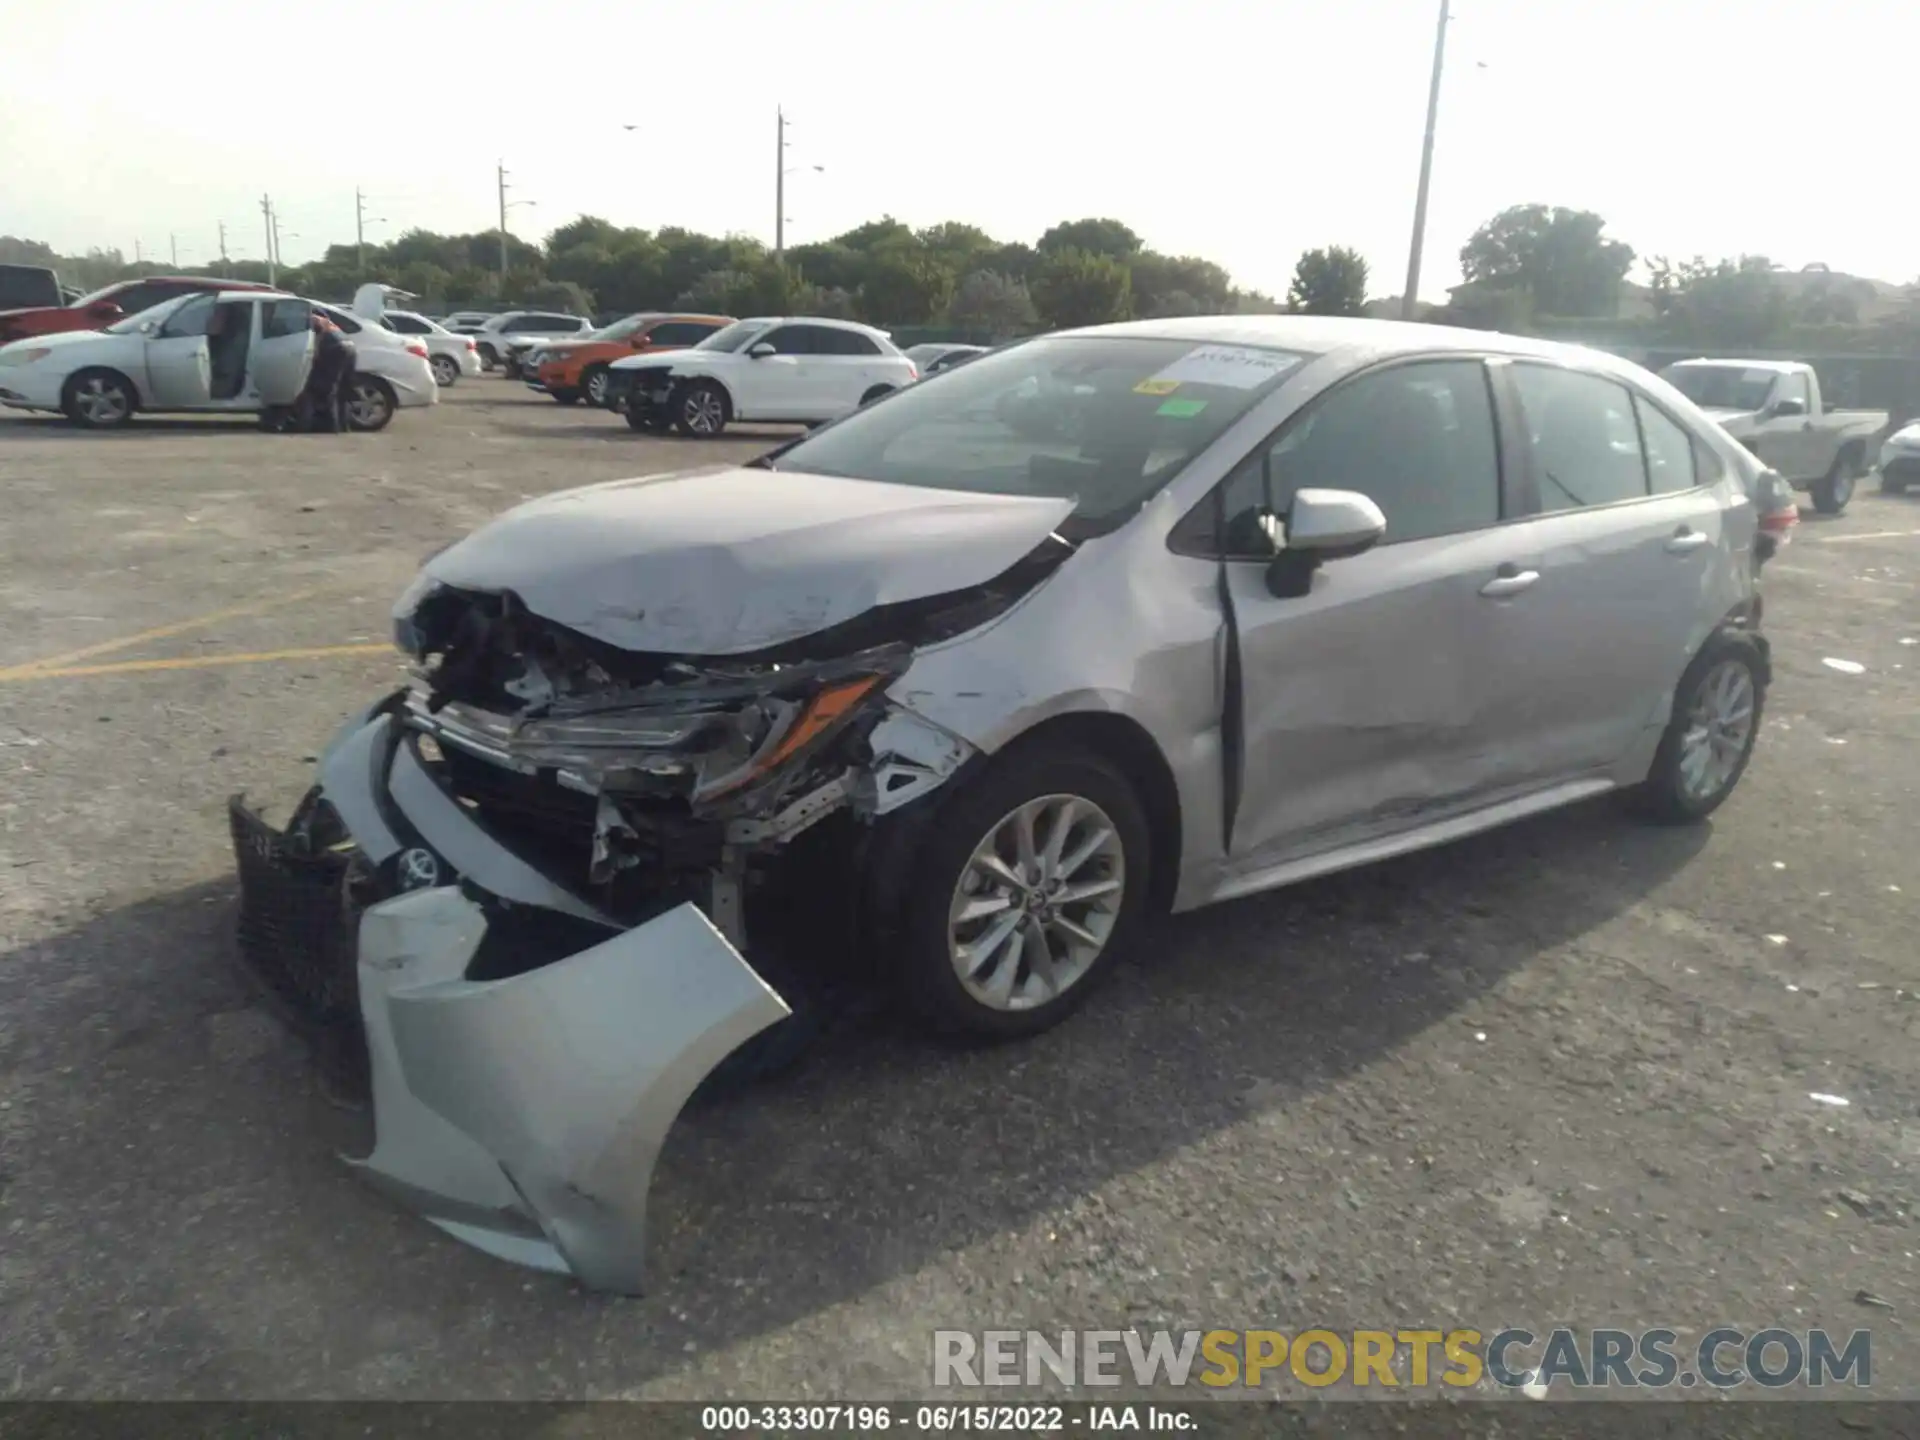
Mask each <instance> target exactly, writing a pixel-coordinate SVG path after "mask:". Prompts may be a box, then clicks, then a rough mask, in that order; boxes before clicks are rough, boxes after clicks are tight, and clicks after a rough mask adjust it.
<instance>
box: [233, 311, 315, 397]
mask: <svg viewBox="0 0 1920 1440" xmlns="http://www.w3.org/2000/svg"><path fill="white" fill-rule="evenodd" d="M253 310H254V312H255V319H254V325H255V331H254V336H255V338H254V343H253V353H252V356H251V361H250V371H249V376H248V378H249V380H250V382H251V383H250V384H249V387H248V388H249V389H250V390H251V391H252V392H253V394H254V395H255V396H256V397H257V402H258V403H259V404H260V405H262V406H266V405H291V404H293V402H294V401H295V400H297V399H299V398H300V392H301V391H302V390H304V389H305V388H306V384H307V370H308V368H309V367H310V366H311V365H312V363H313V312H312V310H311V309H310V308H309V307H308V305H307V302H306V301H304V300H267V301H262V302H260V303H258V304H256V305H254V306H253Z"/></svg>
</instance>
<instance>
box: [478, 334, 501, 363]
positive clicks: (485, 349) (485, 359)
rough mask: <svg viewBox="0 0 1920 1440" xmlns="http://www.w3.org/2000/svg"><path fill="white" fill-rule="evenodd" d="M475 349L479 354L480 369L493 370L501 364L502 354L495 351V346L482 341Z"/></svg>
mask: <svg viewBox="0 0 1920 1440" xmlns="http://www.w3.org/2000/svg"><path fill="white" fill-rule="evenodd" d="M474 348H475V350H477V351H478V352H479V355H480V368H481V369H482V370H491V369H493V367H494V366H496V365H498V364H499V363H500V352H499V351H497V350H495V349H494V348H493V346H491V345H489V344H488V343H487V342H486V341H484V340H482V341H481V342H480V343H479V344H478V345H477V346H475V347H474Z"/></svg>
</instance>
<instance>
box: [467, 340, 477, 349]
mask: <svg viewBox="0 0 1920 1440" xmlns="http://www.w3.org/2000/svg"><path fill="white" fill-rule="evenodd" d="M479 348H480V347H479V346H478V345H476V344H474V343H473V341H471V340H469V341H467V349H469V350H478V349H479Z"/></svg>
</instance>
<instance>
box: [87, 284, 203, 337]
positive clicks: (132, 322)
mask: <svg viewBox="0 0 1920 1440" xmlns="http://www.w3.org/2000/svg"><path fill="white" fill-rule="evenodd" d="M203 293H205V292H203V291H198V290H196V291H194V292H192V293H191V294H187V295H176V296H174V298H173V299H171V300H162V301H161V302H160V303H159V304H158V305H153V306H150V307H148V308H147V309H145V310H139V311H135V312H134V313H133V314H131V315H123V316H121V317H120V318H119V319H118V320H116V321H114V322H113V324H111V325H108V326H107V327H105V328H106V333H107V334H109V335H131V334H133V333H134V332H135V331H137V330H138V329H140V327H141V326H143V325H151V326H152V327H153V328H154V329H155V330H158V329H159V328H160V327H161V326H162V325H164V324H166V323H167V320H168V319H169V318H170V317H171V316H172V314H173V312H174V311H176V310H178V309H179V308H180V307H181V306H182V305H184V304H185V303H186V302H187V301H189V300H193V299H197V298H198V297H199V296H200V295H201V294H203ZM81 303H82V304H85V303H86V302H85V301H82V302H81Z"/></svg>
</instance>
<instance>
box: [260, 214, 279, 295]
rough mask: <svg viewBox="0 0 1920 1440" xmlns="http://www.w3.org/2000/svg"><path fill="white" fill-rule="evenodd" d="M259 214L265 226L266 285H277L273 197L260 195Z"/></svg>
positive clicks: (277, 260)
mask: <svg viewBox="0 0 1920 1440" xmlns="http://www.w3.org/2000/svg"><path fill="white" fill-rule="evenodd" d="M260 213H261V214H262V215H263V216H265V217H266V225H267V284H269V285H275V284H278V283H279V270H278V266H279V262H280V256H279V254H278V253H277V252H276V251H275V249H274V244H273V230H274V225H273V197H272V196H270V195H262V196H261V197H260Z"/></svg>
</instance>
